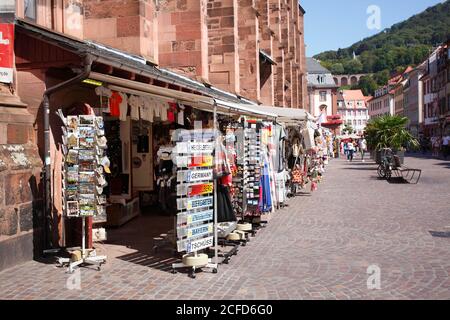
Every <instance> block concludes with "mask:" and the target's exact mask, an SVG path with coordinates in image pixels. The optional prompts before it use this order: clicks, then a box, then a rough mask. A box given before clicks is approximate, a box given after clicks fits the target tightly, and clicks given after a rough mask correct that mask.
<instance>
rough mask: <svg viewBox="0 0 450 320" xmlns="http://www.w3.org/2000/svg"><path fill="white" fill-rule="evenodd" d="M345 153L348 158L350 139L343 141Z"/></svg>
mask: <svg viewBox="0 0 450 320" xmlns="http://www.w3.org/2000/svg"><path fill="white" fill-rule="evenodd" d="M343 144H344V146H343V148H344V155H345V156H346V157H347V158H348V141H345V142H343Z"/></svg>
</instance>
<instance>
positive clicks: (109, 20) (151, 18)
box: [83, 0, 158, 63]
mask: <svg viewBox="0 0 450 320" xmlns="http://www.w3.org/2000/svg"><path fill="white" fill-rule="evenodd" d="M83 3H84V38H85V39H87V40H95V41H98V42H100V43H103V44H106V45H109V46H111V47H114V48H117V49H120V50H124V51H127V52H130V53H133V54H137V55H142V56H143V57H145V58H146V59H148V60H149V61H151V62H155V63H158V20H157V7H156V6H155V3H154V1H153V0H140V1H136V0H122V1H116V0H103V1H102V2H101V4H100V3H99V1H98V0H84V2H83Z"/></svg>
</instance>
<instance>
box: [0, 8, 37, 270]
mask: <svg viewBox="0 0 450 320" xmlns="http://www.w3.org/2000/svg"><path fill="white" fill-rule="evenodd" d="M2 4H3V3H2ZM4 5H5V6H2V12H0V23H2V24H11V26H12V23H13V21H14V18H15V3H14V1H11V0H10V1H8V2H7V3H5V4H4ZM8 5H10V6H8ZM5 39H8V40H9V41H10V45H11V47H14V42H15V40H14V39H13V38H10V35H9V34H3V40H5ZM11 52H12V50H11ZM11 55H12V53H11ZM11 59H12V61H13V57H11ZM12 68H13V70H14V71H13V82H12V83H3V82H0V271H1V270H3V269H6V268H8V267H11V266H14V265H16V264H19V263H22V262H25V261H27V260H31V259H33V257H34V256H36V255H39V253H40V250H41V249H42V246H41V243H42V242H41V240H42V238H41V237H40V230H41V229H42V221H43V211H42V207H43V203H42V194H41V192H40V191H42V188H41V186H40V173H41V169H42V162H41V159H40V157H39V153H38V148H37V145H36V138H35V134H34V128H33V123H34V120H35V119H34V117H33V116H32V114H31V113H30V111H29V109H28V105H27V104H26V103H24V102H23V101H21V99H20V98H19V96H18V95H17V88H18V85H17V72H16V71H15V66H14V65H12ZM4 81H6V80H4ZM35 254H36V255H35Z"/></svg>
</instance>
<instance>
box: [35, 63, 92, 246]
mask: <svg viewBox="0 0 450 320" xmlns="http://www.w3.org/2000/svg"><path fill="white" fill-rule="evenodd" d="M92 62H93V59H92V57H91V56H90V55H86V56H85V57H84V64H83V67H84V69H83V71H82V72H81V73H80V74H78V75H77V76H75V77H73V78H71V79H69V80H66V81H64V82H61V83H58V84H57V85H55V86H53V87H50V88H47V90H45V92H44V96H43V100H44V101H43V108H44V161H45V162H44V177H45V180H44V196H45V226H44V241H45V243H44V250H45V249H48V248H53V243H52V232H51V231H52V229H51V223H52V218H53V214H52V212H53V210H52V199H51V196H50V194H51V187H50V183H51V170H50V169H51V158H50V96H51V95H52V94H53V93H55V92H56V91H58V90H61V89H63V88H66V87H68V86H70V85H72V84H75V83H77V82H80V81H82V80H84V79H86V78H87V77H88V76H89V73H90V72H91V67H92Z"/></svg>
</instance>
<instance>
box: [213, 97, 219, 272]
mask: <svg viewBox="0 0 450 320" xmlns="http://www.w3.org/2000/svg"><path fill="white" fill-rule="evenodd" d="M216 123H217V103H216V101H215V100H214V136H215V134H216V132H217V124H216ZM214 141H215V148H214V152H217V137H216V138H215V139H214ZM215 158H216V157H214V159H215ZM218 241H219V240H218V234H217V179H214V263H216V264H219V253H218V245H217V243H218Z"/></svg>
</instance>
